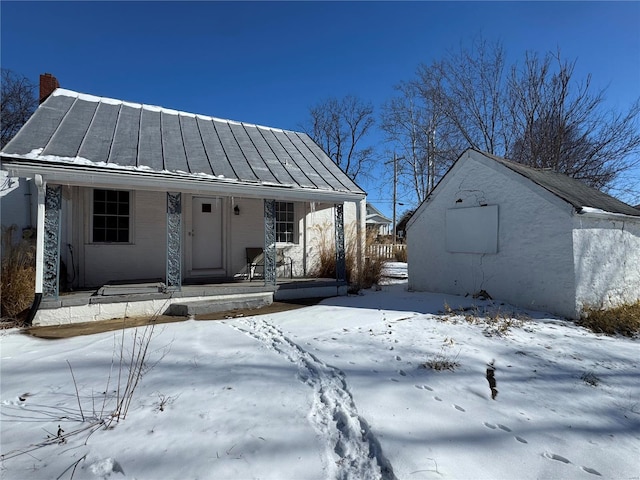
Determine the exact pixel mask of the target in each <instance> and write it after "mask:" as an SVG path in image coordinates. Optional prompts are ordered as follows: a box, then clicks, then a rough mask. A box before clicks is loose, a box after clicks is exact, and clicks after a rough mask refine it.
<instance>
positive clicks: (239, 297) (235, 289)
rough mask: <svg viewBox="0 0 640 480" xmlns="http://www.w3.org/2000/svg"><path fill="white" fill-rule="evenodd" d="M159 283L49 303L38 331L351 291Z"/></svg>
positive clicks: (306, 281) (312, 281) (288, 283)
mask: <svg viewBox="0 0 640 480" xmlns="http://www.w3.org/2000/svg"><path fill="white" fill-rule="evenodd" d="M161 286H162V284H161V283H158V282H139V283H131V284H118V285H105V286H103V287H100V288H99V289H91V290H82V291H75V292H69V293H64V294H61V295H60V296H59V297H58V298H57V299H47V300H43V301H42V303H41V305H40V308H39V310H38V312H37V313H36V316H35V318H34V321H33V325H34V326H55V325H69V324H77V323H85V322H95V321H104V320H112V319H122V318H128V317H154V316H155V317H157V316H159V315H176V316H195V315H196V314H207V313H213V312H222V311H228V310H234V309H238V308H257V307H260V306H265V305H270V304H271V303H273V302H274V301H287V300H298V299H305V298H326V297H333V296H338V295H346V293H347V285H346V284H344V283H342V282H337V281H336V280H333V279H319V278H296V279H278V280H277V283H276V285H275V286H274V285H265V284H264V282H262V281H256V280H254V281H247V280H239V281H233V282H229V283H204V284H197V285H195V284H190V285H183V286H182V288H181V290H179V291H168V292H167V291H162V288H161Z"/></svg>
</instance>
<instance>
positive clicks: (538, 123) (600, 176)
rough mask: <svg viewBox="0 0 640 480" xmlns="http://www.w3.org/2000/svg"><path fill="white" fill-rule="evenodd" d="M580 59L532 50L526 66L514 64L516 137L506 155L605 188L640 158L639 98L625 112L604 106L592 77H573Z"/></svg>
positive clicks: (511, 87) (512, 84) (511, 92)
mask: <svg viewBox="0 0 640 480" xmlns="http://www.w3.org/2000/svg"><path fill="white" fill-rule="evenodd" d="M575 63H576V62H575V61H573V62H569V61H565V60H562V59H561V56H560V52H558V53H556V54H547V55H545V56H544V57H542V58H540V56H539V55H537V54H535V53H529V54H527V55H526V57H525V62H524V66H523V68H522V69H521V70H518V69H517V68H516V67H513V68H512V71H511V76H510V79H509V88H508V93H509V95H510V98H509V103H510V107H511V118H512V128H513V130H514V132H515V134H516V135H517V140H516V141H515V142H514V144H513V146H512V148H511V149H510V150H509V151H508V152H507V156H509V157H511V158H513V159H514V160H516V161H518V162H521V163H524V164H526V165H529V166H532V167H537V168H549V169H552V170H554V171H557V172H561V173H565V174H567V175H569V176H572V177H574V178H577V179H580V180H582V181H583V182H585V183H587V184H588V185H591V186H593V187H596V188H599V189H606V188H607V187H608V186H610V185H611V183H612V182H613V181H614V180H615V179H616V177H617V176H618V175H619V174H620V173H622V172H624V171H625V170H627V169H628V168H630V167H631V166H633V165H634V164H637V162H638V161H637V159H636V160H634V159H633V155H634V154H637V153H638V151H639V149H640V132H639V130H638V118H639V115H640V102H639V101H636V102H635V104H634V105H632V106H631V108H629V110H628V111H627V112H626V113H616V112H613V111H611V110H608V109H606V108H604V100H605V91H604V90H600V91H596V92H593V93H592V91H591V76H587V78H586V80H585V81H584V82H582V83H578V82H576V81H575V80H574V79H573V77H574V69H575ZM554 67H555V68H554Z"/></svg>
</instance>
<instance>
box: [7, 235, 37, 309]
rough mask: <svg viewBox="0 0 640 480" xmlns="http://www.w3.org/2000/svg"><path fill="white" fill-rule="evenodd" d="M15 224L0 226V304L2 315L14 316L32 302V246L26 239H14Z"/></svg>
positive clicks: (33, 281) (33, 260) (33, 284)
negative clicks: (0, 259)
mask: <svg viewBox="0 0 640 480" xmlns="http://www.w3.org/2000/svg"><path fill="white" fill-rule="evenodd" d="M16 229H17V227H16V226H15V225H13V226H11V227H2V267H1V272H0V307H1V311H2V318H9V319H16V318H17V317H18V315H19V314H20V313H21V312H23V311H24V310H26V309H27V308H29V307H30V306H31V304H32V303H33V298H34V286H35V277H36V269H35V246H34V245H33V244H32V243H31V242H29V241H27V240H22V239H21V240H18V241H14V240H13V237H14V234H15V231H16Z"/></svg>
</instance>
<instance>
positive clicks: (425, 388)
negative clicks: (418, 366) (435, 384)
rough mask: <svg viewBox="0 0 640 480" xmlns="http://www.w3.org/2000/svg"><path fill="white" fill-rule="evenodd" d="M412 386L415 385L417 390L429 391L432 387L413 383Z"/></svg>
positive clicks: (431, 390)
mask: <svg viewBox="0 0 640 480" xmlns="http://www.w3.org/2000/svg"><path fill="white" fill-rule="evenodd" d="M414 387H416V388H417V389H418V390H429V391H430V392H433V388H431V387H430V386H429V385H414Z"/></svg>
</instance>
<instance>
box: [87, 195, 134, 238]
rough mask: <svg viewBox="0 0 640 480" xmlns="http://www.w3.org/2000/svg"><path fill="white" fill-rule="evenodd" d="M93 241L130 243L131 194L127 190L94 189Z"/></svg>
mask: <svg viewBox="0 0 640 480" xmlns="http://www.w3.org/2000/svg"><path fill="white" fill-rule="evenodd" d="M92 215H93V218H92V241H93V242H94V243H129V242H130V233H131V226H130V221H131V194H130V192H128V191H125V190H100V189H94V190H93V212H92Z"/></svg>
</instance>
